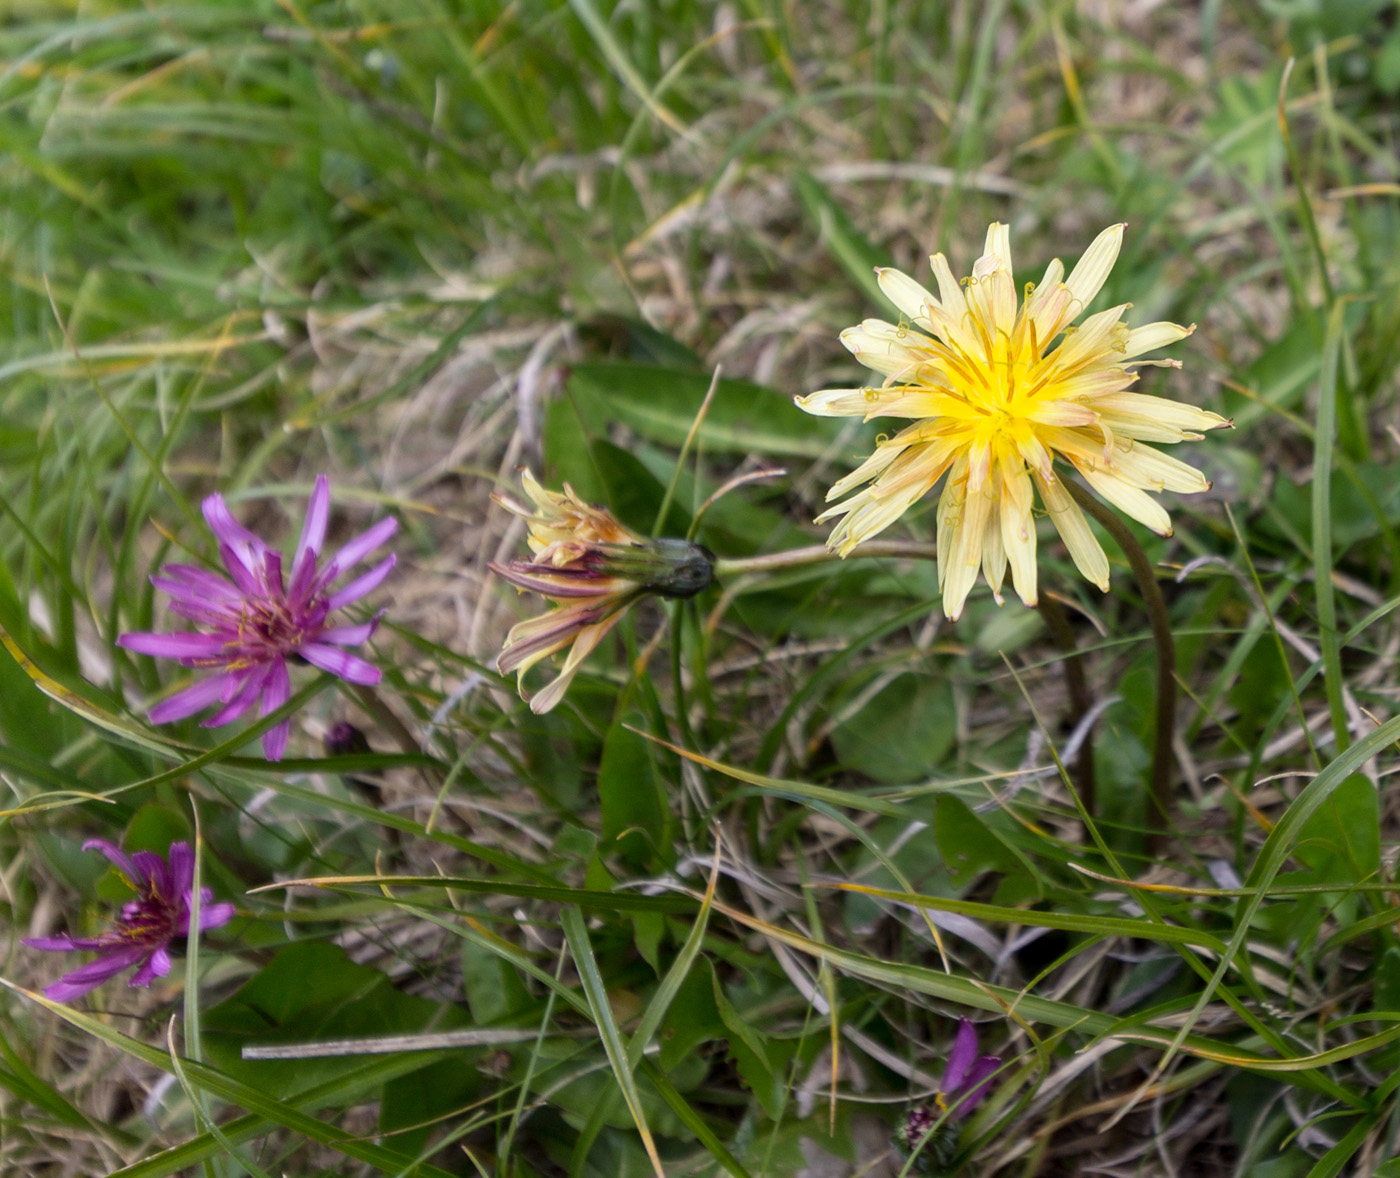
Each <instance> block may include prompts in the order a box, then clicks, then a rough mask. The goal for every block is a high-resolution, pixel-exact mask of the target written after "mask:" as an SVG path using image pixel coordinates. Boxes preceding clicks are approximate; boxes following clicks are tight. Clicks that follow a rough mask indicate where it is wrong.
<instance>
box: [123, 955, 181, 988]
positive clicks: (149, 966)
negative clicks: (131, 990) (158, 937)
mask: <svg viewBox="0 0 1400 1178" xmlns="http://www.w3.org/2000/svg"><path fill="white" fill-rule="evenodd" d="M169 972H170V952H169V950H167V949H166V947H165V946H164V945H161V946H159V947H158V948H157V949H156V951H155V952H154V953H152V954H151V955H150V956H149V957H148V958H146V960H145V962H144V963H143V964H142V966H141V968H140V969H138V970H137V971H136V972H135V973H134V974H133V975H132V978H131V981H129V982H127V985H128V986H149V985H150V984H151V983H152V982H153V981H155V980H156V978H163V977H165V975H166V974H168V973H169Z"/></svg>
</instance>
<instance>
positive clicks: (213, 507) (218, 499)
mask: <svg viewBox="0 0 1400 1178" xmlns="http://www.w3.org/2000/svg"><path fill="white" fill-rule="evenodd" d="M200 508H201V510H202V511H203V512H204V519H205V521H206V522H207V523H208V524H209V530H210V531H211V532H213V533H214V538H215V539H216V540H218V542H219V553H220V555H222V556H223V558H224V564H225V565H227V566H228V571H229V573H230V574H231V575H232V576H233V579H234V580H235V581H236V582H237V583H238V585H239V586H240V587H241V588H243V589H244V591H245V592H246V591H247V586H246V585H245V577H246V578H247V579H249V580H251V581H253V582H254V583H256V579H257V577H256V574H257V572H258V570H259V569H260V568H261V567H262V562H263V556H264V555H265V554H266V553H267V550H268V549H267V545H266V544H264V543H263V542H262V540H261V539H259V538H258V537H257V536H255V535H253V533H252V532H250V531H249V530H248V529H247V528H245V527H244V526H243V525H242V524H240V523H239V522H238V521H237V520H236V519H234V518H233V514H232V513H231V512H230V511H229V509H228V504H226V503H225V502H224V497H223V496H222V495H210V496H209V498H207V499H206V500H205V501H204V502H203V503H202V504H200ZM230 558H232V559H230ZM240 572H242V573H243V574H244V577H240V576H239V573H240Z"/></svg>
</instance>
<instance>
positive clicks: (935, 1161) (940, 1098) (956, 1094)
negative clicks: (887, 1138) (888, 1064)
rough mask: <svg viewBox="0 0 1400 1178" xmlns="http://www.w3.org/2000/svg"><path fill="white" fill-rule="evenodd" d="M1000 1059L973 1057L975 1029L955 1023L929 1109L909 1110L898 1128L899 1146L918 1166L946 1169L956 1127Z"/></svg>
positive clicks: (986, 1087)
mask: <svg viewBox="0 0 1400 1178" xmlns="http://www.w3.org/2000/svg"><path fill="white" fill-rule="evenodd" d="M999 1067H1001V1058H1000V1057H999V1056H995V1055H978V1054H977V1029H976V1028H975V1027H974V1026H973V1025H972V1024H971V1023H970V1022H968V1020H967V1019H960V1020H959V1022H958V1036H957V1038H956V1039H955V1040H954V1041H953V1053H952V1054H951V1055H950V1056H949V1057H948V1063H947V1065H946V1066H945V1067H944V1069H943V1082H942V1083H941V1084H940V1085H939V1090H938V1093H937V1094H936V1095H935V1096H934V1104H933V1106H927V1105H919V1106H918V1107H916V1108H913V1109H911V1110H910V1111H909V1114H908V1116H907V1117H906V1118H905V1122H904V1124H903V1125H901V1126H900V1129H899V1135H898V1137H899V1144H900V1145H901V1147H902V1148H903V1149H904V1150H906V1151H907V1152H908V1153H914V1152H916V1151H917V1152H918V1154H919V1157H920V1165H921V1167H923V1168H925V1169H927V1164H928V1163H932V1165H933V1166H934V1167H938V1168H943V1167H946V1166H948V1165H949V1164H950V1163H951V1161H952V1159H953V1157H954V1155H955V1154H956V1153H957V1148H958V1132H957V1129H958V1125H957V1123H958V1122H959V1121H961V1120H962V1119H963V1118H965V1117H967V1116H970V1115H971V1113H972V1110H973V1109H975V1108H976V1107H977V1106H978V1105H979V1104H981V1103H982V1101H983V1100H984V1099H985V1098H986V1095H987V1092H988V1091H989V1090H990V1089H991V1086H992V1080H993V1076H994V1074H995V1072H996V1070H997V1069H998V1068H999Z"/></svg>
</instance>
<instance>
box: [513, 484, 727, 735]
mask: <svg viewBox="0 0 1400 1178" xmlns="http://www.w3.org/2000/svg"><path fill="white" fill-rule="evenodd" d="M521 483H522V485H523V486H524V488H525V493H526V494H527V495H528V496H529V497H530V500H531V502H532V503H533V504H534V506H533V509H532V508H530V507H527V506H525V505H524V504H521V503H517V502H515V501H514V500H512V499H507V498H504V497H503V496H492V498H494V499H495V500H496V502H497V503H499V504H500V505H501V506H502V507H504V508H505V509H506V510H507V511H509V512H511V513H512V514H513V515H518V516H520V517H521V518H522V519H524V520H525V521H526V522H527V523H528V524H529V525H530V533H529V537H528V542H529V545H530V552H531V553H532V558H531V559H530V560H512V561H509V562H507V563H506V564H496V563H495V562H494V561H493V562H491V565H490V568H491V570H492V571H493V572H494V573H495V574H496V575H497V576H499V577H502V578H503V579H504V580H506V581H509V582H510V583H511V584H512V585H514V586H515V587H516V588H517V589H520V590H522V591H526V590H528V591H529V592H532V593H538V594H540V595H541V596H542V597H546V598H549V599H550V600H551V601H553V602H554V603H555V605H556V606H558V608H557V609H553V610H551V611H550V612H548V613H545V614H541V615H540V616H539V617H537V618H530V619H529V620H527V621H524V622H520V623H518V624H517V625H515V626H513V627H511V631H510V633H509V634H507V635H506V642H505V646H504V647H502V649H501V653H500V655H499V656H498V657H497V659H496V669H497V670H498V671H500V672H501V674H503V675H506V674H509V673H510V672H511V671H515V672H516V676H517V680H516V681H517V684H519V683H521V681H523V680H524V678H525V672H526V671H528V670H529V669H530V668H531V667H533V666H534V665H535V664H536V663H537V662H539V661H540V660H541V659H544V658H547V657H548V656H549V655H551V654H555V653H556V652H558V651H562V650H565V649H567V650H568V652H569V654H568V657H567V658H566V659H565V660H564V666H563V668H562V670H561V671H560V673H559V676H558V678H556V679H555V680H554V682H552V683H551V684H549V686H548V687H546V688H545V689H544V690H543V691H541V692H540V693H539V694H538V695H537V696H535V697H534V698H533V699H530V697H529V696H528V695H526V693H525V691H524V689H523V687H521V695H522V697H523V698H526V699H530V709H531V711H534V712H536V713H544V712H547V711H549V710H550V709H551V708H553V707H554V706H555V705H556V704H557V703H558V702H559V701H560V700H561V699H563V698H564V692H565V691H567V690H568V687H569V684H570V683H571V682H572V681H573V678H574V676H575V675H576V674H577V673H578V669H579V667H580V666H581V665H582V664H583V660H584V659H585V658H587V657H588V655H589V654H591V653H592V652H593V650H594V649H595V648H596V647H597V645H598V644H599V643H600V642H601V641H602V640H603V639H604V638H605V637H606V636H607V633H608V631H609V630H611V629H612V628H613V627H614V626H616V625H617V623H618V622H619V621H621V620H622V617H623V615H624V614H625V613H626V612H627V611H628V610H629V609H630V608H631V607H632V606H633V605H634V604H635V603H636V602H638V601H640V600H641V599H642V598H643V597H645V596H647V595H648V594H656V595H658V596H661V597H692V596H694V595H695V594H696V593H699V592H700V591H701V590H702V589H704V588H705V587H706V586H708V585H709V583H710V581H711V579H712V578H713V575H714V557H713V556H712V555H711V554H710V552H709V551H708V550H707V549H705V548H704V547H702V546H701V545H699V544H691V543H689V542H688V541H685V540H646V539H643V538H642V537H641V536H638V535H637V534H636V533H635V532H632V531H631V530H629V529H628V528H626V527H624V526H623V525H622V524H620V523H618V521H617V520H615V519H614V518H613V517H612V516H611V515H610V514H609V513H608V512H607V511H605V510H603V508H601V507H594V506H592V505H591V504H588V503H585V502H584V501H583V500H582V499H580V498H579V497H578V495H577V494H575V492H574V490H573V488H572V487H570V486H569V485H568V484H567V483H565V484H564V490H563V491H562V492H559V491H549V490H546V489H545V488H544V487H542V486H540V484H539V482H538V480H537V479H536V478H535V476H534V475H533V474H531V473H530V472H529V471H528V470H527V471H525V472H524V473H523V474H522V476H521Z"/></svg>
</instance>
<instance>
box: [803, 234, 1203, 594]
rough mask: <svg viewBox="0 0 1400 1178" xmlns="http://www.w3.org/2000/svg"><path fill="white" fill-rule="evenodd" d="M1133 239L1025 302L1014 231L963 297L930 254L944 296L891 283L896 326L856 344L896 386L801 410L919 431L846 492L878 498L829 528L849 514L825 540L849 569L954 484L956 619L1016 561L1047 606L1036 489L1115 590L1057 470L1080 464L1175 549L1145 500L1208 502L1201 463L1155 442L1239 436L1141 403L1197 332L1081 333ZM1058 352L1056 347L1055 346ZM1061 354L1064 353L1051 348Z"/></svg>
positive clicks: (886, 274) (945, 507)
mask: <svg viewBox="0 0 1400 1178" xmlns="http://www.w3.org/2000/svg"><path fill="white" fill-rule="evenodd" d="M1122 241H1123V226H1122V225H1114V226H1112V227H1111V228H1108V229H1105V230H1104V231H1103V232H1102V233H1100V234H1099V236H1098V237H1097V238H1095V239H1094V243H1093V244H1092V245H1091V246H1090V247H1089V248H1088V250H1087V251H1086V252H1085V254H1084V256H1083V257H1082V258H1080V259H1079V264H1078V265H1077V266H1075V268H1074V269H1073V270H1072V271H1071V272H1070V275H1069V277H1068V278H1066V277H1065V276H1064V273H1065V270H1064V266H1062V265H1061V264H1060V262H1059V260H1058V259H1057V260H1055V261H1053V262H1051V263H1050V265H1049V266H1048V267H1047V268H1046V271H1045V277H1044V278H1042V279H1041V281H1040V284H1039V285H1038V286H1032V285H1030V284H1028V285H1027V286H1026V294H1025V299H1024V301H1023V302H1021V303H1020V305H1019V306H1018V300H1017V296H1016V284H1015V282H1014V281H1013V279H1012V276H1011V235H1010V232H1009V231H1008V229H1007V227H1006V226H1005V225H1000V224H993V225H991V227H990V228H988V230H987V244H986V246H985V247H984V248H983V253H982V256H981V257H980V258H978V259H977V261H976V263H975V264H974V265H973V267H972V276H971V277H970V278H967V279H965V280H964V281H963V283H961V284H959V282H958V281H957V279H955V278H954V277H953V272H952V270H951V269H949V266H948V260H947V259H946V258H945V257H944V256H943V255H942V254H935V255H934V256H933V257H932V258H931V259H930V261H931V263H932V265H933V273H934V277H935V278H936V279H937V281H938V296H937V297H934V295H933V294H932V293H931V292H929V291H928V290H926V289H925V288H924V287H922V286H920V285H919V284H918V283H917V282H915V281H914V280H913V279H912V278H910V277H908V275H905V274H901V273H900V272H899V271H898V270H891V269H882V270H880V271H879V278H880V289H881V290H883V291H884V292H885V294H886V295H887V296H888V297H889V299H890V301H891V302H892V303H894V305H895V306H896V307H897V308H899V311H900V313H901V320H900V322H899V323H898V324H892V323H886V322H884V321H883V320H879V319H867V320H866V321H865V322H864V323H862V324H861V325H860V326H859V327H851V328H847V329H846V330H845V331H843V332H842V333H841V342H842V343H843V344H845V345H846V347H847V348H849V349H850V350H851V352H852V353H854V355H855V357H856V358H857V359H858V360H859V361H860V362H861V363H862V364H864V365H865V366H866V367H867V368H871V369H873V370H874V371H876V372H878V373H880V374H881V375H882V376H883V377H884V378H885V379H884V381H883V383H882V384H880V385H879V386H876V387H867V388H859V389H823V390H822V391H821V392H817V393H812V394H811V395H810V396H807V397H798V398H797V404H798V405H799V406H800V407H801V408H802V409H805V410H806V411H807V412H808V413H814V414H817V415H819V416H823V417H863V418H864V419H865V420H867V421H869V420H870V419H871V418H872V417H907V418H913V419H914V424H913V425H910V426H908V427H906V428H905V429H903V430H901V431H900V432H899V433H897V434H895V435H894V437H892V438H882V439H881V440H880V441H879V442H878V443H877V445H876V448H875V453H874V454H872V455H871V456H870V457H869V458H868V459H866V461H865V462H864V463H862V464H861V466H860V467H859V468H858V469H857V470H855V471H853V472H852V473H851V474H849V475H847V476H846V477H845V478H843V479H841V480H840V481H839V482H838V483H836V485H835V486H833V487H832V488H831V491H830V493H829V494H828V495H827V499H828V500H831V499H837V498H840V497H841V496H842V495H845V494H846V493H847V492H848V491H850V490H851V489H852V488H854V487H859V486H861V485H862V484H865V483H868V484H869V486H866V487H865V489H864V490H862V491H860V492H859V493H857V494H856V495H853V496H852V497H851V498H849V499H847V500H846V501H845V502H844V503H840V504H837V505H836V506H835V507H832V508H831V509H829V510H828V511H826V512H824V513H823V514H822V515H821V516H819V517H818V521H817V522H819V523H820V522H821V521H822V520H826V519H832V518H839V519H840V520H841V522H840V523H839V524H837V526H836V528H835V530H834V531H833V532H832V534H831V537H830V539H829V540H828V541H827V543H828V544H829V545H830V546H831V547H832V548H834V549H836V550H837V551H838V552H839V553H840V554H841V555H842V556H845V555H846V554H847V553H849V552H850V551H851V549H852V548H854V547H855V546H856V545H857V544H859V543H860V542H861V541H862V540H868V539H869V538H870V537H871V536H874V535H876V534H877V533H879V532H881V531H883V530H884V529H885V528H887V527H889V525H890V524H892V523H893V522H894V521H895V520H896V519H898V518H899V517H900V516H901V515H902V514H903V513H904V512H905V510H906V509H908V507H909V506H910V505H911V504H913V503H914V502H915V500H917V499H919V498H920V497H921V496H923V495H924V494H925V493H926V492H927V491H929V490H930V489H932V487H933V485H934V484H935V483H936V482H938V480H939V479H940V478H942V477H943V476H944V475H945V474H946V475H947V476H948V479H947V482H946V483H945V484H944V486H943V494H942V497H941V498H940V499H939V503H938V584H939V589H940V591H941V592H942V594H943V609H944V611H945V612H946V613H947V615H948V617H950V618H957V616H958V615H959V614H960V613H961V612H962V607H963V602H964V601H966V600H967V595H968V593H969V591H970V590H971V589H972V585H973V583H974V582H975V581H976V579H977V570H978V568H979V567H980V568H981V569H982V571H983V575H984V576H985V577H986V579H987V583H988V584H989V585H990V586H991V587H992V593H993V595H994V596H995V597H996V600H997V603H998V604H1000V603H1001V600H1002V598H1001V584H1002V581H1003V579H1004V577H1005V575H1006V569H1007V566H1008V565H1010V567H1011V581H1012V584H1013V585H1014V586H1015V587H1016V592H1017V593H1018V594H1019V595H1020V597H1021V600H1022V601H1024V602H1025V603H1026V604H1027V605H1034V604H1035V601H1036V566H1035V522H1034V519H1033V517H1032V510H1031V509H1032V505H1033V498H1034V497H1033V494H1032V491H1031V485H1032V483H1034V484H1035V487H1036V489H1037V490H1038V491H1039V492H1040V500H1041V502H1042V503H1043V504H1044V506H1045V509H1046V510H1047V511H1048V513H1049V515H1050V518H1051V520H1052V521H1054V524H1055V527H1056V529H1057V530H1058V531H1059V533H1060V536H1061V537H1062V538H1063V540H1064V542H1065V545H1066V547H1067V548H1068V549H1069V554H1070V556H1071V558H1073V560H1074V563H1075V565H1076V566H1077V567H1078V568H1079V571H1080V572H1081V573H1083V574H1084V576H1085V577H1087V578H1088V579H1089V580H1090V581H1092V582H1094V584H1096V585H1097V586H1099V588H1100V589H1107V588H1108V558H1107V557H1106V556H1105V555H1104V552H1103V549H1102V547H1100V545H1099V542H1098V540H1097V539H1095V537H1094V534H1093V532H1092V531H1090V529H1089V525H1088V523H1087V522H1086V521H1085V519H1084V514H1083V512H1082V511H1081V510H1080V508H1079V505H1078V504H1077V503H1075V502H1074V500H1073V499H1072V498H1070V495H1069V492H1067V491H1066V490H1065V488H1064V487H1063V485H1061V483H1060V480H1059V478H1058V477H1057V475H1056V472H1055V468H1054V463H1055V459H1056V458H1059V459H1061V460H1067V461H1068V462H1069V463H1070V464H1071V465H1072V466H1073V467H1074V468H1075V470H1077V471H1078V472H1079V473H1080V475H1082V476H1083V478H1084V479H1085V480H1086V481H1087V482H1088V483H1089V485H1090V486H1091V487H1092V488H1093V489H1094V490H1095V491H1097V492H1098V493H1099V494H1100V495H1101V496H1103V498H1105V499H1107V500H1108V501H1109V502H1110V503H1112V504H1114V505H1115V506H1116V507H1118V508H1119V509H1120V510H1122V511H1124V512H1126V513H1127V514H1128V515H1130V516H1132V517H1133V518H1134V519H1136V520H1138V521H1140V522H1141V523H1143V524H1145V525H1146V526H1147V527H1149V528H1151V529H1152V530H1153V531H1154V532H1157V533H1159V534H1160V535H1163V536H1169V535H1171V521H1170V520H1169V519H1168V518H1167V513H1166V511H1164V510H1163V508H1162V506H1161V504H1159V503H1158V502H1157V501H1156V500H1155V499H1153V498H1151V496H1149V495H1148V494H1147V492H1148V491H1164V490H1165V491H1205V490H1208V489H1209V487H1210V484H1209V483H1208V482H1207V481H1206V479H1205V476H1203V475H1202V474H1201V472H1200V471H1198V470H1197V469H1196V468H1195V467H1192V466H1187V465H1186V464H1185V463H1184V462H1180V461H1178V460H1177V459H1175V458H1169V457H1168V456H1167V455H1165V454H1163V453H1161V452H1160V451H1159V450H1156V449H1154V448H1152V447H1151V446H1145V445H1143V444H1142V443H1143V442H1180V441H1183V440H1185V439H1187V438H1191V439H1198V438H1200V437H1201V434H1200V433H1199V432H1198V431H1201V430H1209V429H1217V428H1219V427H1220V426H1224V425H1229V424H1230V423H1229V422H1228V421H1227V420H1226V419H1225V418H1223V417H1220V416H1219V415H1217V414H1215V413H1210V412H1208V411H1207V410H1204V409H1197V408H1195V407H1194V406H1192V405H1183V404H1181V403H1180V402H1177V401H1168V400H1164V399H1163V398H1161V397H1149V396H1144V395H1142V394H1140V393H1130V392H1128V391H1127V390H1128V389H1129V388H1130V387H1131V386H1132V384H1133V383H1134V382H1135V381H1136V380H1137V378H1138V374H1137V373H1136V372H1134V371H1131V370H1132V369H1134V368H1136V367H1138V366H1139V365H1142V364H1156V365H1160V366H1164V367H1172V368H1179V367H1180V366H1181V365H1180V362H1179V361H1177V360H1140V359H1138V357H1139V356H1143V355H1145V354H1147V353H1148V352H1154V351H1156V350H1157V349H1158V348H1161V347H1164V346H1166V345H1167V344H1172V343H1176V342H1177V341H1178V340H1181V339H1184V338H1185V337H1186V336H1188V335H1190V334H1191V332H1193V331H1194V330H1195V327H1194V326H1192V327H1180V326H1178V325H1177V324H1175V323H1149V324H1147V325H1146V326H1144V327H1137V328H1133V329H1131V330H1130V329H1129V328H1128V326H1127V325H1126V324H1124V323H1120V322H1119V320H1120V319H1121V318H1122V316H1123V312H1124V311H1126V310H1127V309H1128V307H1129V306H1131V304H1129V303H1124V304H1123V305H1122V306H1118V307H1110V308H1109V309H1108V310H1107V311H1100V312H1099V313H1098V314H1096V315H1090V316H1089V317H1088V318H1087V319H1086V320H1084V322H1083V323H1081V324H1080V325H1079V326H1077V327H1075V326H1073V323H1074V320H1075V319H1077V318H1078V317H1079V316H1080V315H1081V314H1082V313H1083V311H1084V308H1085V307H1087V306H1088V305H1089V303H1091V302H1092V301H1093V298H1094V296H1095V295H1096V294H1098V293H1099V289H1100V288H1101V287H1102V286H1103V284H1104V280H1105V279H1106V278H1107V277H1108V273H1109V271H1110V270H1112V269H1113V263H1114V262H1115V261H1116V260H1117V258H1118V250H1119V247H1120V245H1121V244H1122ZM1057 340H1058V343H1056V341H1057ZM1052 345H1054V346H1052Z"/></svg>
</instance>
